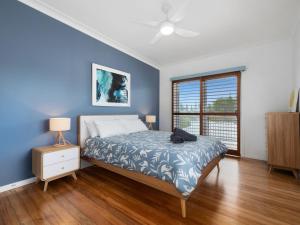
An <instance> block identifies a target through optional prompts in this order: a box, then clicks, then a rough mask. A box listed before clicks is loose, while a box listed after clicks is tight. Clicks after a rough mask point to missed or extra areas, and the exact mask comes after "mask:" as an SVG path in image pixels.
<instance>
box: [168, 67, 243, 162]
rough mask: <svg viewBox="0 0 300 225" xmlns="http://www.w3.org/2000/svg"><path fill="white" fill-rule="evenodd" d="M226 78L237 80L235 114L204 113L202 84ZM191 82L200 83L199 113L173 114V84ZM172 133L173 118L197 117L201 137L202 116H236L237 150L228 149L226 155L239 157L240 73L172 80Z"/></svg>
mask: <svg viewBox="0 0 300 225" xmlns="http://www.w3.org/2000/svg"><path fill="white" fill-rule="evenodd" d="M226 77H236V80H237V84H236V85H237V86H236V88H237V110H236V112H204V83H205V81H207V80H212V79H220V78H226ZM193 80H199V81H200V93H199V94H200V111H199V113H198V112H196V113H187V112H185V113H180V112H174V84H176V83H181V82H187V81H193ZM171 88H172V90H171V91H172V131H173V130H174V116H179V115H197V116H199V119H200V135H203V129H204V127H203V124H204V116H209V115H213V116H236V118H237V150H232V149H229V150H228V152H227V154H228V155H233V156H240V138H241V131H240V130H241V129H240V127H241V123H240V119H241V110H240V105H241V71H235V72H229V73H221V74H215V75H209V76H201V77H193V78H187V79H181V80H172V87H171Z"/></svg>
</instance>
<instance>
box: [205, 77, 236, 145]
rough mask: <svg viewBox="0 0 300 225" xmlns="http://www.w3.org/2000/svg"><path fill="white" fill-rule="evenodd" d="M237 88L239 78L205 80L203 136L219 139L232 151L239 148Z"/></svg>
mask: <svg viewBox="0 0 300 225" xmlns="http://www.w3.org/2000/svg"><path fill="white" fill-rule="evenodd" d="M237 87H238V85H237V76H230V75H229V76H226V77H220V78H214V79H210V78H208V79H204V80H203V88H204V94H203V101H204V103H203V104H204V108H203V113H204V117H203V135H207V136H213V137H216V138H218V139H219V140H221V141H222V142H223V143H224V144H225V145H226V146H227V147H228V148H229V149H231V150H237V148H238V146H237V144H238V141H237V139H238V132H237V130H238V121H237V116H236V115H235V114H236V113H237V110H238V99H237V93H238V89H237Z"/></svg>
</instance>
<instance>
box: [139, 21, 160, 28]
mask: <svg viewBox="0 0 300 225" xmlns="http://www.w3.org/2000/svg"><path fill="white" fill-rule="evenodd" d="M136 23H138V24H140V25H144V26H148V27H157V26H158V25H159V24H160V23H161V22H160V21H137V22H136Z"/></svg>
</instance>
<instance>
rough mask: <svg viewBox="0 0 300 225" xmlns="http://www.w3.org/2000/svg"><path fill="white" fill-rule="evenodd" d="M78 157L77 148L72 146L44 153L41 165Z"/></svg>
mask: <svg viewBox="0 0 300 225" xmlns="http://www.w3.org/2000/svg"><path fill="white" fill-rule="evenodd" d="M78 158H79V149H78V148H76V147H74V148H69V149H66V150H61V151H56V152H49V153H44V154H43V165H44V166H48V165H52V164H55V163H59V162H63V161H67V160H71V159H78Z"/></svg>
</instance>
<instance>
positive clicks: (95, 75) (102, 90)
mask: <svg viewBox="0 0 300 225" xmlns="http://www.w3.org/2000/svg"><path fill="white" fill-rule="evenodd" d="M130 84H131V80H130V73H126V72H123V71H120V70H116V69H112V68H109V67H106V66H102V65H98V64H96V63H93V64H92V105H93V106H113V107H130V105H131V88H130Z"/></svg>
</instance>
